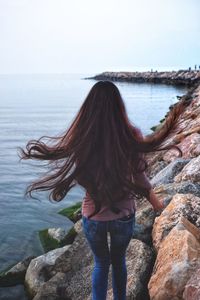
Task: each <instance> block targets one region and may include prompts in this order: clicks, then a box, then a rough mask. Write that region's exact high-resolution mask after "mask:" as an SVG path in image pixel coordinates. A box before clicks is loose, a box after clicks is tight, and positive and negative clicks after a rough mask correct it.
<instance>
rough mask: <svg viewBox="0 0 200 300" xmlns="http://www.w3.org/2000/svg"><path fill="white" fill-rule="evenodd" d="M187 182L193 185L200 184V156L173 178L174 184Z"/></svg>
mask: <svg viewBox="0 0 200 300" xmlns="http://www.w3.org/2000/svg"><path fill="white" fill-rule="evenodd" d="M187 180H189V181H191V182H194V183H198V182H200V155H199V156H198V157H196V158H193V159H192V160H191V161H190V162H189V163H188V164H187V165H186V166H184V168H183V169H182V171H181V172H180V173H179V174H178V175H177V176H176V177H175V178H174V181H175V182H181V181H187Z"/></svg>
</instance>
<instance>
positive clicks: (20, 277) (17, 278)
mask: <svg viewBox="0 0 200 300" xmlns="http://www.w3.org/2000/svg"><path fill="white" fill-rule="evenodd" d="M34 258H35V256H29V257H27V258H25V259H24V260H22V261H20V262H18V263H17V264H16V265H14V266H13V267H12V268H10V269H9V270H7V271H6V272H2V273H1V275H0V286H4V287H5V286H13V285H16V284H20V283H21V284H22V283H23V282H24V278H25V274H26V270H27V268H28V266H29V264H30V262H31V260H32V259H34Z"/></svg>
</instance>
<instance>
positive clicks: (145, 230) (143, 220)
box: [133, 202, 155, 245]
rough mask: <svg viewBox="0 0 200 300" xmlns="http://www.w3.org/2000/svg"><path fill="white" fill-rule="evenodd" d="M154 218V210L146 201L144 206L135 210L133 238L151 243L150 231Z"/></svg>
mask: <svg viewBox="0 0 200 300" xmlns="http://www.w3.org/2000/svg"><path fill="white" fill-rule="evenodd" d="M154 219H155V212H154V210H153V208H152V206H151V204H150V203H149V202H148V203H147V204H146V206H145V207H143V208H141V209H139V210H137V211H136V222H135V230H134V234H133V238H135V239H138V240H141V241H143V242H144V243H147V244H149V245H150V244H151V243H152V239H151V231H152V228H153V223H154Z"/></svg>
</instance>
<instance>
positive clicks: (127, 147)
mask: <svg viewBox="0 0 200 300" xmlns="http://www.w3.org/2000/svg"><path fill="white" fill-rule="evenodd" d="M185 103H186V102H184V101H179V102H178V103H177V104H176V105H174V107H173V108H172V110H171V111H170V112H169V114H168V116H167V118H166V120H165V122H164V124H163V126H162V127H161V128H160V129H159V130H156V131H155V132H154V133H152V134H151V135H148V136H145V137H144V136H143V135H142V132H141V130H140V129H139V128H137V127H136V126H135V125H134V124H133V123H131V121H130V120H129V118H128V115H127V112H126V107H125V104H124V102H123V99H122V97H121V94H120V91H119V90H118V88H117V86H116V85H115V84H113V83H112V82H111V81H99V82H97V83H95V84H94V86H93V87H92V88H91V90H90V91H89V93H88V95H87V97H86V99H85V100H84V102H83V104H82V105H81V107H80V110H79V111H78V113H77V115H76V117H75V118H74V120H73V122H72V124H71V125H70V127H69V128H68V129H67V130H66V131H65V132H64V133H63V135H62V136H55V137H46V136H43V137H41V138H40V139H38V140H30V141H29V142H28V143H27V145H26V149H22V148H20V150H21V151H20V154H21V156H20V157H21V158H22V159H36V160H41V161H48V162H49V166H50V169H49V172H47V174H46V176H44V177H42V178H39V179H38V180H37V181H35V182H33V183H32V184H30V185H29V186H28V187H27V190H26V195H29V196H31V197H32V194H31V193H32V192H33V191H37V190H38V191H39V190H41V191H42V190H43V191H47V190H49V191H51V193H50V194H49V199H50V200H55V201H61V200H62V199H63V198H64V197H65V196H66V195H67V193H68V192H69V190H70V189H71V188H72V187H73V186H75V185H76V184H79V185H81V186H82V187H83V188H84V190H85V193H86V194H85V196H84V199H83V202H82V226H83V230H84V234H85V237H86V239H87V242H88V244H89V246H90V247H91V251H92V253H93V256H94V268H93V272H92V276H91V280H92V299H93V300H106V295H107V288H108V273H109V266H110V264H111V265H112V286H113V299H114V300H117V299H118V300H119V299H120V300H125V299H126V285H127V269H126V259H125V255H126V249H127V247H128V245H129V242H130V240H131V238H132V236H133V233H134V228H135V212H136V203H135V201H136V199H139V198H140V197H143V196H144V197H146V198H147V200H148V201H149V202H150V203H151V205H152V206H153V209H154V210H155V211H161V210H162V209H163V208H164V205H163V203H161V202H159V200H158V199H157V197H156V195H155V194H154V191H153V189H152V186H151V183H150V181H149V179H148V177H147V175H146V173H145V170H146V168H147V161H146V159H145V153H148V152H152V151H159V150H162V149H170V148H171V147H175V149H177V150H179V152H180V153H181V150H180V149H179V148H178V147H176V146H175V145H174V146H172V145H171V146H168V147H166V146H165V147H164V146H163V145H162V144H163V143H164V141H165V140H166V138H167V137H168V135H169V134H170V133H171V131H172V130H173V129H174V126H175V125H176V122H177V119H178V118H179V116H180V114H181V112H182V111H183V109H184V107H185ZM49 126H51V124H49ZM45 138H47V141H45ZM108 232H109V234H110V247H109V244H108V240H107V234H108ZM83 259H84V257H83Z"/></svg>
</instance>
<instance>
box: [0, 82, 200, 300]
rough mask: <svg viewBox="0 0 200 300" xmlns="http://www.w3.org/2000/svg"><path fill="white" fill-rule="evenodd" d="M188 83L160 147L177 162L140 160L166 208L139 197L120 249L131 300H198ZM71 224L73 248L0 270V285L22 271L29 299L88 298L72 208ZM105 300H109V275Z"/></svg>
mask: <svg viewBox="0 0 200 300" xmlns="http://www.w3.org/2000/svg"><path fill="white" fill-rule="evenodd" d="M194 82H195V84H194V83H193V87H192V88H191V89H190V90H189V92H188V93H187V94H186V95H185V96H183V97H184V98H185V99H186V100H187V101H188V104H189V105H188V106H187V109H186V110H185V111H184V112H183V113H182V115H181V116H180V118H179V120H178V122H177V125H176V128H175V130H174V132H173V134H172V135H170V137H169V139H168V140H167V142H166V144H167V145H168V144H170V143H171V142H172V141H173V142H175V143H176V144H177V145H178V146H179V147H180V148H181V150H182V152H183V156H182V157H177V151H175V150H165V151H159V152H155V153H150V154H148V155H147V161H148V165H149V168H148V176H149V178H150V179H151V182H152V185H153V187H154V191H155V193H156V194H157V197H158V198H159V199H160V200H163V201H165V203H166V204H167V206H166V208H165V209H164V210H163V212H162V213H161V214H160V215H159V216H157V215H155V213H154V212H153V209H152V207H151V205H150V204H149V203H148V202H147V201H146V200H145V199H141V200H140V201H139V202H138V205H137V206H138V208H137V213H136V228H135V232H134V235H133V238H132V240H131V242H130V244H129V246H128V249H127V275H128V280H127V299H130V300H149V299H151V300H175V299H176V300H194V299H200V83H198V82H196V81H194ZM179 101H181V99H180V100H179ZM155 130H156V129H155ZM66 215H67V214H66ZM68 216H69V215H68ZM70 218H71V219H72V220H74V226H73V230H74V232H75V233H76V234H75V236H74V239H73V242H71V243H70V244H65V245H64V246H62V247H59V248H57V249H54V250H51V251H48V252H46V253H45V254H43V255H40V256H38V257H35V258H33V257H32V258H30V259H28V258H26V260H25V261H24V262H21V263H19V264H18V265H16V266H14V267H13V268H12V269H11V270H8V271H6V272H4V274H2V276H0V284H1V285H2V284H4V285H5V284H6V280H7V283H8V280H9V275H10V276H12V284H14V279H17V276H18V274H19V273H20V272H21V273H20V276H21V277H20V278H21V279H20V280H21V282H24V285H25V287H26V291H27V293H28V294H29V297H30V299H34V300H46V299H48V300H62V299H63V300H64V299H65V300H79V299H80V300H91V271H92V267H93V258H92V253H91V250H90V248H89V246H88V244H87V241H86V239H85V237H84V233H83V229H82V220H81V215H80V210H79V209H78V207H77V206H76V205H75V208H74V214H73V213H72V211H71V212H70ZM54 237H56V235H55V232H54ZM108 237H109V236H108ZM22 272H23V273H22ZM6 276H7V277H6ZM17 283H19V280H18V282H17V281H16V282H15V284H17ZM107 299H108V300H111V299H113V298H112V283H111V270H110V273H109V285H108V297H107Z"/></svg>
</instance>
